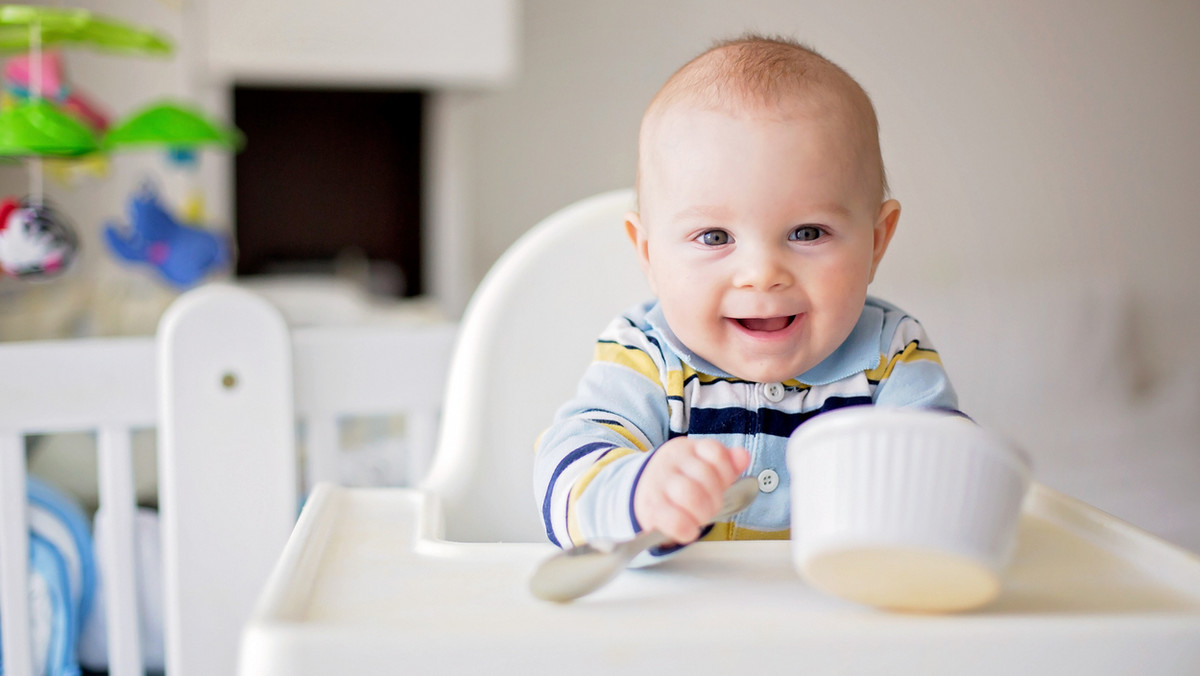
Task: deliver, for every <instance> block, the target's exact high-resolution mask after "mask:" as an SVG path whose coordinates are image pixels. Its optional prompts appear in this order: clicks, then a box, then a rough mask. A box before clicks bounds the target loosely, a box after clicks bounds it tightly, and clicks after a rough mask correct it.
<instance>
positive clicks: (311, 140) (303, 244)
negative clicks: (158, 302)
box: [233, 86, 423, 296]
mask: <svg viewBox="0 0 1200 676" xmlns="http://www.w3.org/2000/svg"><path fill="white" fill-rule="evenodd" d="M422 103H423V95H422V94H421V93H420V92H394V91H360V90H342V89H330V90H324V89H322V90H318V89H299V88H264V87H243V86H237V87H235V88H234V91H233V109H234V123H235V124H236V125H237V127H238V128H239V129H240V130H241V131H242V133H244V134H245V135H246V146H245V148H244V149H243V150H242V152H240V153H238V155H237V157H236V160H235V167H234V170H235V177H236V178H235V183H236V185H235V190H234V199H235V204H236V206H235V218H236V220H235V228H234V230H235V233H236V239H237V250H238V257H237V274H238V275H239V276H244V275H258V274H269V273H293V272H304V273H325V272H328V273H332V272H333V271H334V270H335V269H336V266H337V264H338V262H339V261H343V262H344V261H345V260H346V259H347V258H348V257H349V258H359V259H364V260H365V261H366V262H367V264H368V266H369V269H370V271H371V274H370V278H371V280H372V281H373V283H372V286H373V287H375V288H373V290H375V291H378V292H383V293H388V294H392V295H404V296H415V295H418V294H420V293H421V183H420V179H421V111H422ZM381 287H382V288H381Z"/></svg>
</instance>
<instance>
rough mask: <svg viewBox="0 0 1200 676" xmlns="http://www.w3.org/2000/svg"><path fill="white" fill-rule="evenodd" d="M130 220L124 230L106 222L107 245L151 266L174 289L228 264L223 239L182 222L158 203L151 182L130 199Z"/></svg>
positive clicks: (118, 255) (118, 253)
mask: <svg viewBox="0 0 1200 676" xmlns="http://www.w3.org/2000/svg"><path fill="white" fill-rule="evenodd" d="M129 221H130V224H131V226H132V227H131V228H129V229H126V230H125V231H124V232H122V230H121V229H120V228H118V227H117V226H116V224H114V223H109V224H107V226H106V227H105V229H104V238H105V240H106V241H107V242H108V246H109V248H110V249H112V251H113V253H114V254H116V255H117V257H118V258H120V259H122V260H125V261H129V262H133V263H145V264H147V265H150V266H151V267H153V268H154V269H156V270H158V272H159V274H161V275H162V277H163V279H165V280H166V281H167V282H169V283H170V284H171V285H173V286H175V287H177V288H181V289H182V288H187V287H189V286H192V285H193V284H196V283H197V282H199V281H201V280H203V279H204V278H205V277H207V276H208V275H209V274H210V273H212V272H214V271H216V270H219V269H221V268H223V267H225V266H226V265H227V264H228V263H229V245H228V243H227V241H226V239H225V238H223V237H220V236H218V235H216V234H213V233H211V232H209V231H207V230H204V229H201V228H196V227H191V226H187V225H183V224H181V223H180V222H179V221H178V220H176V219H175V217H174V216H172V215H171V214H170V213H169V212H168V211H167V210H166V209H164V208H163V207H162V205H161V204H159V201H158V194H157V192H156V191H155V190H154V187H153V186H151V185H148V184H147V185H144V186H143V187H142V189H141V190H140V191H139V192H138V193H137V194H136V195H134V196H133V198H132V199H130V201H129Z"/></svg>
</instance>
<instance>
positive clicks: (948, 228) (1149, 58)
mask: <svg viewBox="0 0 1200 676" xmlns="http://www.w3.org/2000/svg"><path fill="white" fill-rule="evenodd" d="M363 1H364V2H365V1H366V0H363ZM379 1H380V2H383V1H389V2H390V1H391V0H379ZM71 4H72V5H73V6H80V7H86V8H90V9H94V10H97V11H100V12H104V13H107V14H110V15H113V16H118V17H122V18H125V19H127V20H129V21H133V22H137V23H141V24H145V25H151V26H155V27H157V28H159V29H160V30H162V31H164V32H166V33H168V34H169V35H171V36H172V37H174V38H176V39H177V40H178V41H179V46H180V49H181V52H182V53H181V54H180V58H177V59H173V60H169V61H156V60H148V59H138V58H131V57H124V56H109V55H95V54H92V53H85V52H82V51H80V52H78V53H72V54H71V55H70V61H69V65H70V66H71V68H72V75H73V77H74V78H75V80H76V81H77V82H78V83H79V85H80V86H81V87H84V88H89V89H90V90H92V91H93V93H94V94H95V95H96V96H97V97H98V98H100V99H102V100H103V101H104V102H105V103H106V104H108V106H109V108H110V110H111V112H112V113H113V114H114V115H121V114H125V113H128V112H130V111H131V110H132V109H133V108H134V107H135V106H136V105H138V104H140V103H143V102H146V101H147V100H148V99H149V98H151V95H152V94H153V95H159V94H181V93H183V92H188V91H193V92H201V93H205V96H211V92H207V89H206V87H204V86H201V85H202V84H203V80H202V79H201V80H200V81H201V85H198V84H197V78H198V77H199V76H198V75H197V74H196V73H195V72H192V71H189V70H187V69H186V68H184V66H183V64H185V63H188V62H189V57H188V55H187V51H188V50H189V49H191V50H193V51H194V50H195V49H196V48H197V47H196V45H195V43H196V40H197V37H196V36H195V35H194V33H195V31H194V30H193V29H194V28H195V25H196V22H195V21H189V20H188V19H187V14H185V12H187V11H189V9H190V10H191V11H194V9H195V4H194V3H175V2H161V1H159V0H77V2H74V3H71ZM188 26H192V29H189V28H187V27H188ZM744 29H755V30H759V31H764V32H772V33H782V34H787V35H792V36H796V37H799V38H800V39H802V40H804V41H807V42H809V43H811V44H812V45H813V46H815V47H817V48H818V49H820V50H821V51H823V52H824V53H826V54H827V55H828V56H829V57H830V58H832V59H834V60H835V61H837V62H838V63H840V64H841V65H843V66H844V67H845V68H846V69H847V70H849V71H850V72H851V73H852V74H854V75H855V76H856V77H857V78H858V79H859V80H860V81H861V82H862V83H863V85H864V86H865V87H866V89H867V90H868V92H869V93H871V95H872V96H873V97H874V100H875V103H876V106H877V108H878V109H879V114H880V119H881V123H882V134H883V144H884V153H885V160H886V162H887V164H888V169H889V172H890V175H891V182H892V185H893V188H894V192H895V194H896V196H897V197H898V198H899V199H900V200H901V202H902V203H903V205H904V212H903V217H902V219H901V230H900V232H899V234H898V236H897V238H896V240H895V242H894V244H893V248H892V251H891V253H890V254H889V257H888V259H887V260H886V261H885V263H884V266H883V268H882V270H881V273H880V281H879V284H878V285H879V287H880V289H881V290H882V291H886V290H888V289H889V288H891V287H906V286H912V285H920V284H933V285H942V286H951V285H963V284H968V285H969V284H978V283H992V282H994V281H1003V280H1008V279H1012V278H1014V277H1035V278H1043V277H1052V276H1055V275H1071V276H1076V277H1084V278H1089V277H1106V278H1118V279H1121V280H1124V281H1126V282H1127V283H1128V285H1129V286H1130V287H1131V288H1132V290H1133V293H1134V294H1135V296H1134V297H1135V301H1136V303H1137V312H1138V320H1139V321H1138V322H1137V323H1136V326H1135V327H1134V328H1135V330H1136V331H1137V333H1138V336H1137V337H1138V338H1139V339H1141V340H1142V341H1143V343H1144V344H1145V345H1146V346H1147V347H1148V348H1149V350H1148V351H1149V355H1150V360H1151V364H1150V365H1151V367H1152V368H1153V370H1154V371H1156V372H1162V371H1165V370H1167V369H1169V368H1170V367H1172V366H1173V365H1174V364H1176V363H1178V362H1179V361H1180V360H1189V361H1193V362H1195V361H1197V360H1200V356H1193V355H1194V354H1195V351H1194V350H1193V349H1192V344H1193V343H1194V342H1196V339H1197V338H1200V302H1197V300H1195V299H1194V298H1193V292H1194V291H1195V290H1196V289H1197V288H1198V287H1200V284H1198V282H1200V267H1198V266H1195V265H1193V264H1192V260H1191V259H1192V257H1193V252H1195V251H1197V250H1200V229H1198V228H1196V227H1194V226H1193V225H1192V223H1191V219H1190V218H1189V216H1190V205H1191V200H1192V197H1193V196H1195V195H1200V171H1198V170H1197V169H1196V166H1197V161H1196V159H1195V158H1197V157H1200V134H1196V133H1195V132H1194V130H1193V129H1192V126H1193V120H1196V119H1200V68H1198V67H1197V64H1200V41H1198V40H1196V39H1195V36H1196V35H1197V34H1200V4H1198V3H1195V2H1192V1H1191V0H1161V1H1158V2H1153V3H1147V2H1140V1H1138V0H1095V1H1088V0H1056V1H1055V2H1052V3H1042V2H1034V1H1032V0H1027V1H1022V2H1007V3H995V2H989V1H986V0H961V1H959V0H927V1H922V2H906V3H895V2H887V1H884V0H847V1H846V2H840V3H836V5H835V4H833V3H826V2H820V1H818V0H740V1H739V2H728V1H726V0H653V1H646V0H605V1H604V2H581V1H578V0H525V1H524V2H523V3H522V25H521V28H520V31H519V32H520V34H521V42H522V44H521V45H520V52H521V56H520V62H521V65H520V70H519V76H518V78H517V79H516V80H515V81H514V82H513V83H512V85H511V86H509V87H507V88H504V89H501V90H498V91H496V92H494V93H484V94H459V95H456V99H455V104H454V105H455V115H456V116H458V117H460V118H462V119H465V120H466V121H467V123H468V124H470V125H473V126H474V129H472V130H471V132H472V133H471V134H470V136H472V137H474V138H475V139H476V141H475V145H474V147H473V148H472V149H469V150H467V151H465V152H463V153H461V155H462V156H463V157H465V158H467V161H466V162H465V163H464V164H465V165H466V166H461V167H457V168H454V167H446V168H444V169H443V170H444V171H449V172H452V173H455V174H456V175H462V176H466V177H468V178H469V180H470V181H471V182H472V183H473V185H472V186H470V190H469V191H468V192H469V193H470V196H471V199H472V200H473V202H470V201H469V202H467V212H466V213H465V214H464V217H465V218H467V219H468V220H469V221H470V222H471V224H470V228H472V229H473V231H474V236H473V237H471V236H468V237H465V238H463V239H464V240H465V241H467V242H470V243H472V246H473V248H472V250H471V251H470V252H469V253H468V256H467V257H468V259H469V260H470V264H469V268H470V272H469V276H470V277H471V279H469V280H466V282H465V285H464V286H465V287H466V288H470V286H472V285H473V284H474V283H475V282H476V281H478V279H480V278H481V277H482V275H483V274H484V272H485V271H486V270H487V268H488V267H489V266H490V265H491V263H492V262H493V261H494V260H495V259H496V257H497V256H498V255H499V254H500V253H501V252H502V251H503V249H504V248H505V247H506V246H507V245H508V244H510V243H511V242H512V241H513V240H515V239H516V238H517V237H518V236H519V235H520V234H521V233H522V232H524V231H525V230H526V229H527V228H529V227H530V226H531V225H533V224H534V223H535V222H536V221H538V220H539V219H541V218H542V217H544V216H546V215H547V214H549V213H550V212H552V211H554V210H555V209H557V208H559V207H561V206H563V205H565V204H567V203H569V202H571V201H574V200H576V199H578V198H581V197H583V196H586V195H589V194H593V193H596V192H600V191H602V190H607V189H610V188H614V187H619V186H626V185H629V184H630V183H631V182H632V178H633V169H634V159H635V150H636V149H635V140H636V133H637V126H638V122H639V118H640V116H641V112H642V110H643V108H644V106H645V105H646V103H647V102H648V101H649V99H650V97H651V96H652V95H653V93H654V92H655V90H656V89H657V88H658V86H659V85H660V84H661V83H662V81H663V80H664V79H665V78H666V77H667V76H668V75H669V74H670V73H671V72H672V71H673V70H674V69H675V68H676V67H678V66H679V65H681V64H682V63H683V62H684V61H686V60H687V59H688V58H690V57H691V56H693V55H694V54H696V53H697V52H699V51H701V50H703V49H704V48H705V47H706V46H707V45H708V44H709V43H710V42H711V41H712V40H713V39H716V38H718V37H725V36H731V35H735V34H737V33H739V32H741V31H742V30H744ZM200 37H201V38H203V36H200ZM193 56H194V55H193ZM190 61H191V62H193V63H194V62H196V61H197V59H195V58H191V59H190ZM205 103H207V104H209V105H210V106H212V105H213V104H212V102H209V101H205ZM219 107H220V102H216V105H215V108H219ZM227 165H228V160H227V159H223V158H221V157H220V156H219V155H217V154H213V155H207V156H205V157H204V159H203V160H202V166H203V167H204V170H205V172H206V178H205V185H206V187H207V189H208V190H209V193H210V194H209V200H210V203H211V206H212V207H213V211H214V214H213V216H214V225H215V226H216V227H221V228H228V227H231V225H232V224H230V223H228V213H226V212H222V203H223V199H225V198H226V197H227V195H224V194H222V191H223V190H226V191H227V189H228V188H227V181H226V177H224V176H223V175H222V172H223V171H224V168H223V167H227ZM164 167H165V164H164V163H163V162H162V161H161V160H160V159H159V158H158V157H157V156H156V155H151V154H145V153H143V154H131V155H122V156H119V157H117V158H115V159H114V161H113V170H114V174H113V178H112V179H110V180H107V181H103V182H91V183H84V184H82V185H80V186H79V187H76V188H73V189H70V190H67V189H62V188H57V187H54V186H52V188H51V189H52V191H54V192H56V193H57V195H56V196H57V197H58V199H59V203H60V205H61V206H62V207H63V208H64V210H66V211H68V212H70V213H73V214H83V216H82V217H77V218H81V219H82V220H79V221H77V222H76V226H77V228H78V229H79V230H80V232H81V234H83V236H84V243H85V247H86V248H85V252H84V256H85V259H84V261H83V265H81V266H80V271H79V274H81V275H86V276H89V277H93V278H96V276H98V278H99V279H100V280H101V282H100V283H99V284H91V285H89V286H85V287H83V290H84V291H86V292H87V293H82V292H81V291H80V287H79V286H78V285H76V286H75V287H70V288H72V289H73V290H72V291H70V292H69V293H68V292H67V291H65V290H62V289H66V288H68V287H66V286H65V285H40V286H39V287H37V288H36V289H35V290H34V291H32V292H30V291H29V288H30V287H28V285H24V286H21V285H20V284H19V283H16V282H12V281H11V280H8V281H4V280H0V313H2V314H4V315H6V316H5V317H0V320H4V319H9V318H12V317H14V316H15V314H14V313H18V312H23V311H25V310H26V309H29V308H31V307H32V308H34V309H35V310H36V317H39V318H46V317H51V318H52V316H54V315H55V314H56V313H60V314H61V311H62V309H63V308H65V307H67V306H69V305H71V304H72V303H86V302H104V300H105V299H106V298H111V297H112V296H113V292H114V289H116V290H117V291H119V292H121V293H123V294H124V295H125V297H126V298H127V299H134V300H135V301H136V300H137V299H141V301H142V302H143V304H144V305H145V307H146V310H147V313H146V316H148V317H149V318H150V319H153V315H152V313H153V311H154V310H155V309H157V308H158V307H159V306H160V305H161V303H162V302H163V300H164V298H163V296H164V294H163V291H162V289H161V287H158V286H157V285H156V283H154V282H152V281H148V278H147V277H146V276H145V275H139V274H129V273H125V272H121V271H120V270H119V269H118V268H117V267H116V264H115V263H112V262H111V261H110V260H108V257H107V255H106V254H105V253H104V252H103V249H102V246H101V244H100V242H99V234H98V233H99V231H100V228H101V226H102V224H103V220H104V219H106V218H118V217H120V216H122V212H123V211H124V208H125V199H126V197H127V195H128V194H129V191H130V190H132V189H133V187H134V186H136V183H137V181H138V180H140V177H141V176H143V175H145V174H146V173H147V172H148V171H157V172H159V173H160V174H161V173H162V172H163V169H164ZM177 182H178V181H177ZM25 185H26V178H25V174H24V173H23V172H21V171H18V170H14V169H12V168H4V167H0V189H3V191H4V192H5V194H12V193H17V194H19V193H21V192H23V191H24V189H25ZM167 187H168V189H171V188H172V187H175V188H176V195H175V196H176V198H178V196H179V194H178V193H179V192H180V191H178V190H177V188H178V186H170V185H168V186H167ZM100 289H103V290H104V293H99V290H100ZM81 294H82V295H81ZM31 297H39V298H40V301H39V302H38V303H36V304H31V303H28V302H18V301H16V300H14V299H18V298H21V299H28V298H31ZM1018 309H1019V308H1012V309H1009V308H1004V309H1003V310H1004V311H1005V312H1012V311H1015V310H1018ZM27 316H29V317H34V316H35V315H33V314H28V315H27ZM137 318H138V315H137V313H136V312H134V313H132V314H131V322H133V323H135V324H136V321H134V320H136V319H137ZM22 321H24V320H22ZM38 321H41V320H40V319H39V320H38ZM46 321H47V322H48V323H53V322H52V321H51V320H46ZM9 323H10V324H11V323H13V322H9ZM31 326H32V325H31ZM151 326H152V324H151ZM108 328H109V332H113V331H118V330H123V329H127V328H135V329H136V328H137V327H115V328H114V327H108ZM39 330H40V329H39ZM30 332H31V333H36V332H37V331H35V330H34V328H30ZM19 335H20V334H19V333H18V334H16V335H13V334H12V333H8V334H6V337H19Z"/></svg>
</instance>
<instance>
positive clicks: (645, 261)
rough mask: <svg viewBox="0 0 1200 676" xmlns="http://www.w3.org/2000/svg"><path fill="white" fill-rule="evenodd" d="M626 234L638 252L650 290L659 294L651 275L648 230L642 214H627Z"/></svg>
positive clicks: (633, 212) (631, 212) (630, 212)
mask: <svg viewBox="0 0 1200 676" xmlns="http://www.w3.org/2000/svg"><path fill="white" fill-rule="evenodd" d="M625 234H626V235H627V236H628V237H629V241H630V242H632V243H633V248H634V250H635V251H636V252H637V257H638V264H640V265H641V266H642V275H643V276H644V277H645V278H646V281H647V282H649V283H650V290H651V291H654V293H658V291H657V290H656V289H655V288H654V277H653V276H651V275H650V244H649V241H648V240H647V238H646V230H645V228H644V227H643V226H642V216H641V214H639V213H638V212H636V211H627V212H625Z"/></svg>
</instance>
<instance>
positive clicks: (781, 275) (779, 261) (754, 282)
mask: <svg viewBox="0 0 1200 676" xmlns="http://www.w3.org/2000/svg"><path fill="white" fill-rule="evenodd" d="M793 281H794V277H793V275H792V271H791V268H789V267H788V265H787V261H786V260H785V258H784V256H783V255H782V254H781V253H779V252H776V251H774V250H771V249H762V250H759V251H756V252H747V254H746V255H745V256H744V258H743V259H742V261H740V265H739V267H738V271H737V275H736V276H735V277H734V284H735V285H736V286H738V287H742V288H755V289H760V290H767V289H775V288H780V287H787V286H790V285H791V284H792V282H793Z"/></svg>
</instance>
